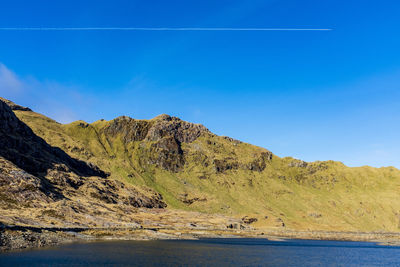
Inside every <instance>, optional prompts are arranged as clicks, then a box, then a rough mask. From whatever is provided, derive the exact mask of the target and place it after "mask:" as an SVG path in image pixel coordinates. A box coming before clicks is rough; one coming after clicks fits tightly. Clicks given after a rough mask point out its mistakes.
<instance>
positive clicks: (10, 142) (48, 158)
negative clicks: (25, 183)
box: [0, 100, 107, 177]
mask: <svg viewBox="0 0 400 267" xmlns="http://www.w3.org/2000/svg"><path fill="white" fill-rule="evenodd" d="M0 156H2V157H4V158H5V159H7V160H9V161H11V162H12V163H14V164H15V165H16V166H18V167H19V168H21V169H23V170H25V171H26V172H28V173H30V174H33V175H36V176H40V177H41V176H44V175H45V174H46V173H47V171H48V170H50V169H52V168H53V167H54V165H56V164H63V165H64V166H65V168H66V169H67V170H71V171H73V172H75V173H77V174H78V175H81V176H99V177H107V175H106V173H104V172H103V171H101V170H100V169H98V168H97V167H93V166H92V167H91V166H89V165H88V164H87V163H85V162H83V161H80V160H77V159H74V158H71V157H70V156H69V155H68V154H66V153H65V152H64V151H62V150H61V149H59V148H56V147H52V146H50V145H49V144H47V143H46V142H45V141H44V140H43V139H41V138H40V137H38V136H37V135H35V134H34V133H33V131H32V130H31V129H30V128H29V127H28V126H27V125H26V124H25V123H23V122H22V121H20V120H19V119H18V118H17V117H16V116H15V114H14V113H13V112H12V110H11V108H10V107H9V106H8V105H7V104H6V103H4V102H3V101H1V100H0Z"/></svg>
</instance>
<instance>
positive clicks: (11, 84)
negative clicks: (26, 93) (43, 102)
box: [0, 63, 24, 95]
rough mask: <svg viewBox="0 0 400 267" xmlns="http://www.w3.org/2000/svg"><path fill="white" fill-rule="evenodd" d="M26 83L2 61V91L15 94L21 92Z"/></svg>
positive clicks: (0, 67)
mask: <svg viewBox="0 0 400 267" xmlns="http://www.w3.org/2000/svg"><path fill="white" fill-rule="evenodd" d="M23 87H24V85H23V83H22V82H21V81H20V80H19V78H18V77H17V75H16V74H15V73H13V72H12V71H11V70H9V69H8V68H7V67H6V66H5V65H4V64H2V63H0V93H1V94H2V95H5V94H7V95H14V94H16V93H20V92H21V91H22V89H23Z"/></svg>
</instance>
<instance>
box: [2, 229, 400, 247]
mask: <svg viewBox="0 0 400 267" xmlns="http://www.w3.org/2000/svg"><path fill="white" fill-rule="evenodd" d="M200 238H265V239H268V240H284V239H312V240H336V241H363V242H376V243H379V244H382V245H392V246H399V245H400V233H389V232H334V231H295V230H277V229H269V230H264V231H262V230H257V229H244V230H238V229H199V230H196V231H194V230H193V229H189V228H181V229H178V228H173V227H171V228H59V227H55V228H46V227H44V228H40V227H30V226H5V225H2V226H1V230H0V253H1V252H5V251H12V250H21V249H29V248H40V247H50V246H57V245H61V244H66V243H71V242H88V241H89V242H90V241H101V240H165V239H200Z"/></svg>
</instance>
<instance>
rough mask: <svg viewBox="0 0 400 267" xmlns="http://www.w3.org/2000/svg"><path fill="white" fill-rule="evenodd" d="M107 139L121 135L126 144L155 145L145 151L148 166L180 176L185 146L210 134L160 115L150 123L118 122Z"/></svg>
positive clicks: (127, 120)
mask: <svg viewBox="0 0 400 267" xmlns="http://www.w3.org/2000/svg"><path fill="white" fill-rule="evenodd" d="M104 132H105V134H106V135H111V136H118V135H120V136H121V137H122V139H123V140H124V141H125V143H129V142H133V141H144V142H152V144H151V147H150V148H148V149H147V151H145V155H146V157H147V158H148V159H149V160H148V162H147V163H149V164H153V165H156V166H158V167H160V168H162V169H164V170H168V171H172V172H178V171H180V170H182V168H183V166H184V165H185V157H184V153H183V150H182V146H181V144H182V143H191V142H193V141H195V140H196V139H197V138H198V137H200V135H201V134H203V133H206V132H207V133H209V130H208V129H207V128H205V127H204V126H203V125H200V124H194V123H189V122H185V121H182V120H181V119H179V118H176V117H171V116H168V115H165V114H163V115H160V116H158V117H156V118H154V119H152V120H150V121H143V120H135V119H132V118H129V117H126V116H123V117H119V118H117V119H115V120H114V121H113V122H112V123H111V124H110V125H109V126H108V127H107V128H106V129H105V130H104Z"/></svg>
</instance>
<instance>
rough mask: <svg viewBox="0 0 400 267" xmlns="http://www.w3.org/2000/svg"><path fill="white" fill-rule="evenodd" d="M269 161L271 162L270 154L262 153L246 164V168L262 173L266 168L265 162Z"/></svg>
mask: <svg viewBox="0 0 400 267" xmlns="http://www.w3.org/2000/svg"><path fill="white" fill-rule="evenodd" d="M270 160H272V153H271V152H269V151H267V152H262V153H261V155H260V156H259V157H257V158H256V159H255V160H253V161H252V162H250V163H249V164H247V166H246V167H247V169H249V170H251V171H258V172H262V171H263V170H264V169H265V168H266V167H267V162H268V161H270Z"/></svg>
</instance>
